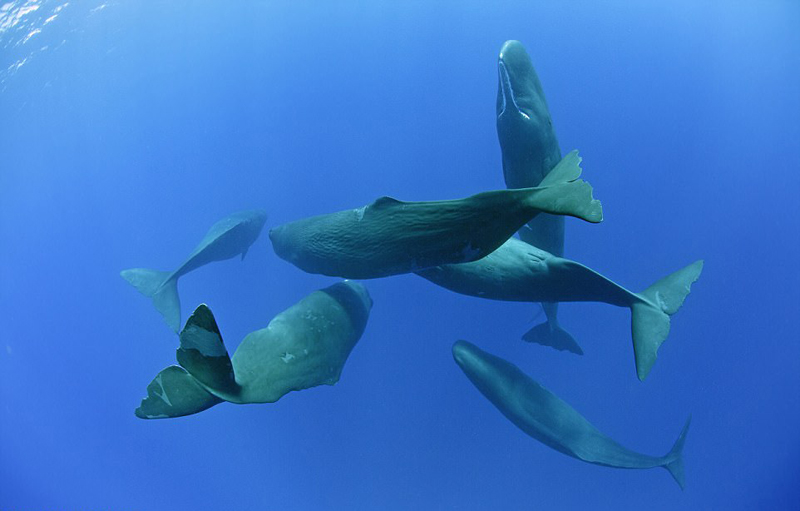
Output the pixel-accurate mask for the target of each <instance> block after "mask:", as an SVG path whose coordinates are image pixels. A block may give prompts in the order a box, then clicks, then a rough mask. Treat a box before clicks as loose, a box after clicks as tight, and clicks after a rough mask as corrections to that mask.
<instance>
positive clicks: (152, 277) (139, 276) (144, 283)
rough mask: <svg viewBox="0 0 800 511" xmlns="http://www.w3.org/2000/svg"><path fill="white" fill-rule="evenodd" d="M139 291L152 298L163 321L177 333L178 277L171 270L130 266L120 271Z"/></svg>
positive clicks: (178, 307)
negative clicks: (174, 276)
mask: <svg viewBox="0 0 800 511" xmlns="http://www.w3.org/2000/svg"><path fill="white" fill-rule="evenodd" d="M120 275H121V276H122V278H123V279H125V280H127V281H128V283H130V284H131V285H132V286H133V287H135V288H136V289H137V290H138V291H139V292H140V293H142V294H143V295H145V296H146V297H148V298H150V299H151V300H153V306H155V308H156V310H157V311H158V312H160V313H161V315H162V316H163V317H164V321H166V322H167V325H169V327H170V328H171V329H172V331H173V332H175V333H177V332H178V331H179V330H180V328H181V299H180V297H179V296H178V279H176V278H173V277H172V272H168V271H158V270H148V269H146V268H131V269H130V270H123V271H122V272H120Z"/></svg>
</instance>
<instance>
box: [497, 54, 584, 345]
mask: <svg viewBox="0 0 800 511" xmlns="http://www.w3.org/2000/svg"><path fill="white" fill-rule="evenodd" d="M497 74H498V86H497V107H496V108H497V110H496V112H497V138H498V139H499V140H500V149H501V151H502V156H503V177H504V178H505V182H506V186H507V187H508V188H527V187H531V186H539V183H541V182H542V180H543V179H544V178H545V176H547V174H548V173H549V172H550V170H551V169H553V167H555V166H556V164H557V163H558V161H559V160H560V159H561V149H560V148H559V145H558V139H557V138H556V132H555V129H554V128H553V120H552V118H551V117H550V109H549V108H548V107H547V100H546V99H545V96H544V90H543V89H542V84H541V82H540V81H539V76H538V75H537V74H536V70H535V69H534V67H533V63H532V62H531V58H530V57H529V56H528V52H526V51H525V47H523V46H522V43H520V42H519V41H506V42H505V44H503V47H502V48H501V49H500V55H499V57H498V59H497ZM519 236H520V239H522V241H524V242H526V243H529V244H531V245H533V246H535V247H538V248H541V249H543V250H545V251H547V252H549V253H551V254H553V255H556V256H559V257H561V256H563V255H564V217H563V216H555V215H549V214H546V213H545V214H542V215H538V216H537V217H535V218H534V219H532V220H531V221H529V222H528V224H527V225H526V226H525V227H523V228H522V229H521V230H520V231H519ZM542 308H543V309H544V313H545V315H546V317H547V321H546V322H544V323H541V324H539V325H536V326H534V327H533V328H532V329H530V330H529V331H528V332H527V333H526V334H525V335H524V336H523V339H525V340H526V341H529V342H536V343H539V344H544V345H547V346H553V347H555V348H557V349H561V350H564V349H566V350H569V351H573V352H576V353H579V352H580V348H578V349H577V350H575V349H574V347H575V346H578V344H577V343H576V342H575V340H574V339H573V338H572V336H571V335H570V334H569V333H568V332H567V331H566V330H564V329H563V328H561V326H560V325H559V323H558V317H557V314H558V303H557V302H548V301H545V302H543V303H542Z"/></svg>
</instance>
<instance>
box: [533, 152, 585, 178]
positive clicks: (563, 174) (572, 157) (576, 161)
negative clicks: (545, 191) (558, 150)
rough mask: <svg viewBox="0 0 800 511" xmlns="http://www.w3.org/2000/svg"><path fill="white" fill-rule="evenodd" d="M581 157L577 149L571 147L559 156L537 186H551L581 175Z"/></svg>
mask: <svg viewBox="0 0 800 511" xmlns="http://www.w3.org/2000/svg"><path fill="white" fill-rule="evenodd" d="M581 161H583V158H581V157H580V156H579V155H578V150H577V149H573V150H572V151H570V152H569V153H567V155H566V156H564V157H563V158H561V161H559V162H558V163H557V164H556V166H555V167H553V169H552V170H551V171H550V172H549V173H548V174H547V175H546V176H544V179H542V181H541V182H540V183H539V186H540V187H542V186H552V185H555V184H558V183H569V182H571V181H575V180H576V179H578V178H579V177H581V173H582V172H583V169H581Z"/></svg>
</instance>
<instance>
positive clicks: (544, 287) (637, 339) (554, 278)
mask: <svg viewBox="0 0 800 511" xmlns="http://www.w3.org/2000/svg"><path fill="white" fill-rule="evenodd" d="M702 269H703V262H702V261H697V262H695V263H692V264H691V265H689V266H687V267H686V268H683V269H681V270H679V271H677V272H675V273H673V274H672V275H670V276H669V277H667V278H665V279H662V280H661V281H659V282H657V283H656V284H653V285H652V286H651V287H649V288H648V289H647V290H645V291H644V292H642V293H634V292H632V291H629V290H627V289H625V288H624V287H622V286H620V285H619V284H616V283H615V282H613V281H612V280H610V279H608V278H606V277H604V276H603V275H601V274H599V273H597V272H596V271H594V270H592V269H590V268H588V267H586V266H584V265H582V264H580V263H577V262H575V261H570V260H569V259H564V258H562V257H556V256H554V255H552V254H549V253H547V252H545V251H544V250H541V249H538V248H536V247H534V246H531V245H528V244H527V243H525V242H523V241H520V240H518V239H516V238H510V239H509V240H508V241H506V242H505V243H504V244H503V245H502V246H500V248H498V249H497V250H495V251H494V252H492V253H491V254H489V255H488V256H486V257H484V258H483V259H480V260H478V261H473V262H470V263H463V264H451V265H442V266H437V267H435V268H430V269H427V270H422V271H418V272H416V273H417V275H419V276H421V277H423V278H426V279H428V280H430V281H431V282H433V283H435V284H437V285H440V286H442V287H445V288H447V289H449V290H451V291H455V292H457V293H461V294H465V295H470V296H477V297H480V298H488V299H492V300H505V301H520V302H587V301H589V302H603V303H607V304H610V305H616V306H618V307H628V308H630V309H631V314H632V321H631V324H632V335H633V344H634V353H635V355H636V368H637V375H638V376H639V378H640V379H642V380H644V379H645V378H646V377H647V375H648V374H649V372H650V370H651V368H652V366H653V364H654V363H655V359H656V354H657V352H658V348H659V347H660V346H661V343H663V342H664V340H665V339H666V336H667V334H668V333H669V324H670V319H669V317H670V316H671V315H672V314H675V312H677V310H678V309H679V308H680V306H681V305H682V304H683V300H684V299H685V298H686V295H688V294H689V291H690V289H691V284H692V283H693V282H695V281H696V280H697V279H698V278H699V276H700V273H701V271H702Z"/></svg>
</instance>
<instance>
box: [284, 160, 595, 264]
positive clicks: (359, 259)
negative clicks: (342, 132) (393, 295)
mask: <svg viewBox="0 0 800 511" xmlns="http://www.w3.org/2000/svg"><path fill="white" fill-rule="evenodd" d="M579 161H580V158H578V156H577V152H572V153H570V154H569V155H567V157H565V158H564V159H563V160H562V161H561V162H560V163H559V164H558V165H557V166H556V168H555V169H553V171H552V172H551V173H550V174H549V175H548V177H547V179H546V180H545V181H543V182H542V183H541V184H540V186H539V187H537V188H523V189H518V190H496V191H491V192H484V193H479V194H477V195H473V196H471V197H467V198H465V199H459V200H449V201H435V202H401V201H398V200H395V199H392V198H390V197H383V198H380V199H378V200H376V201H375V202H373V203H372V204H370V205H368V206H364V207H361V208H357V209H351V210H346V211H340V212H337V213H331V214H328V215H321V216H315V217H311V218H305V219H302V220H298V221H295V222H291V223H288V224H284V225H281V226H278V227H275V228H273V229H272V230H270V232H269V237H270V239H271V240H272V246H273V248H274V250H275V253H276V254H277V255H278V256H279V257H281V258H282V259H285V260H287V261H289V262H291V263H292V264H294V265H295V266H297V267H298V268H300V269H301V270H304V271H306V272H308V273H321V274H323V275H331V276H337V277H343V278H348V279H371V278H377V277H386V276H389V275H396V274H401V273H410V272H413V271H416V270H421V269H424V268H430V267H433V266H438V265H441V264H453V263H463V262H469V261H475V260H477V259H480V258H482V257H485V256H486V255H488V254H490V253H491V252H492V251H494V250H495V249H496V248H497V247H499V246H500V245H502V244H503V243H504V242H505V241H506V240H507V239H508V238H509V237H511V236H512V235H513V234H514V233H515V232H516V231H517V230H518V229H519V228H520V227H522V226H523V225H525V223H526V222H527V221H529V220H530V219H531V218H533V217H534V216H536V215H537V214H539V213H540V212H542V211H546V212H549V213H555V214H562V215H571V216H575V217H578V218H582V219H583V220H586V221H588V222H594V223H597V222H600V221H602V219H603V210H602V207H601V205H600V201H598V200H595V199H593V198H592V187H591V186H590V185H589V184H588V183H586V182H585V181H582V180H580V179H578V177H579V176H580V173H581V169H580V167H579V166H578V162H579Z"/></svg>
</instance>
